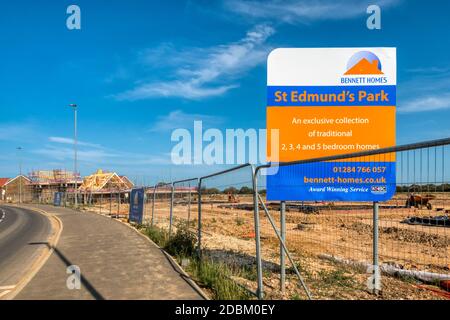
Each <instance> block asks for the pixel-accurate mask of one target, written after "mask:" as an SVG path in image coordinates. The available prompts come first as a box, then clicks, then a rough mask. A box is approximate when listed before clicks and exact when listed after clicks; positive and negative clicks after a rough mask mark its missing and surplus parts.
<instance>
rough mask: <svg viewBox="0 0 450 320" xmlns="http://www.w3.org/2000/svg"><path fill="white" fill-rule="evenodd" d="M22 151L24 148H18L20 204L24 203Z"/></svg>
mask: <svg viewBox="0 0 450 320" xmlns="http://www.w3.org/2000/svg"><path fill="white" fill-rule="evenodd" d="M20 151H22V147H17V155H18V156H19V203H22V157H21V154H20Z"/></svg>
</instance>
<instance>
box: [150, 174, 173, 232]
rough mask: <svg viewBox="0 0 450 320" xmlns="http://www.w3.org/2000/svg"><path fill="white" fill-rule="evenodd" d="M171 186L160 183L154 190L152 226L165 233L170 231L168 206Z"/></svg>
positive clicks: (170, 197)
mask: <svg viewBox="0 0 450 320" xmlns="http://www.w3.org/2000/svg"><path fill="white" fill-rule="evenodd" d="M171 199H172V184H170V183H160V184H158V185H157V186H156V188H155V195H154V208H153V221H152V224H153V225H154V226H156V227H158V228H161V229H164V230H166V231H167V232H168V231H169V229H170V204H171Z"/></svg>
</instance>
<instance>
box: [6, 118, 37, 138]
mask: <svg viewBox="0 0 450 320" xmlns="http://www.w3.org/2000/svg"><path fill="white" fill-rule="evenodd" d="M39 136H40V134H39V130H37V127H36V126H35V125H34V124H33V123H29V122H23V123H3V124H0V140H3V141H10V142H11V141H14V142H32V141H35V140H36V139H37V138H38V137H39Z"/></svg>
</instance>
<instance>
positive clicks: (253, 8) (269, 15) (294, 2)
mask: <svg viewBox="0 0 450 320" xmlns="http://www.w3.org/2000/svg"><path fill="white" fill-rule="evenodd" d="M399 2H401V0H380V1H375V2H374V1H367V0H366V1H364V0H363V1H361V0H310V1H302V0H288V1H286V0H284V1H281V0H268V1H256V0H248V1H247V0H226V1H224V6H225V8H226V9H228V10H229V11H231V12H233V13H236V14H238V15H241V16H243V17H246V18H252V19H264V20H272V21H277V22H284V23H288V24H305V23H311V22H314V21H323V20H342V19H350V18H355V17H358V16H364V15H366V9H367V7H368V5H370V4H377V5H379V6H380V7H381V8H386V7H390V6H394V5H396V4H398V3H399Z"/></svg>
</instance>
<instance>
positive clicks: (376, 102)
mask: <svg viewBox="0 0 450 320" xmlns="http://www.w3.org/2000/svg"><path fill="white" fill-rule="evenodd" d="M283 94H285V95H284V96H283ZM395 104H396V86H392V85H391V86H390V85H380V86H268V87H267V105H268V106H291V107H293V106H395Z"/></svg>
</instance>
